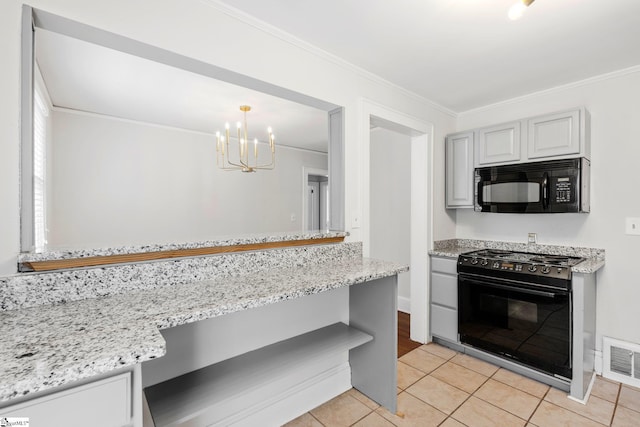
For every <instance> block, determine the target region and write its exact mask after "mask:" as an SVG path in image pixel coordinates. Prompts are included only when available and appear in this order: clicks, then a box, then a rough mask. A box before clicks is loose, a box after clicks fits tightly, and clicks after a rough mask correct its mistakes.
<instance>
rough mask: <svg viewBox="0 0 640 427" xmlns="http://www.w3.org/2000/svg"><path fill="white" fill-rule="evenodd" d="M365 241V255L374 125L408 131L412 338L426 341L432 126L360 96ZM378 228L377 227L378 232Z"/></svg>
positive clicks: (369, 237)
mask: <svg viewBox="0 0 640 427" xmlns="http://www.w3.org/2000/svg"><path fill="white" fill-rule="evenodd" d="M360 107H361V109H360V112H361V114H360V123H359V125H360V126H359V127H360V135H361V142H362V146H361V153H362V157H361V158H362V163H361V175H360V176H361V180H362V181H361V182H362V185H361V188H362V196H361V200H360V206H362V207H363V209H362V241H363V253H364V256H371V244H372V240H373V236H372V229H371V224H372V223H371V219H372V218H371V216H372V212H371V192H372V187H371V182H370V177H371V176H372V174H375V173H376V172H377V171H378V169H379V168H380V166H379V165H375V164H374V165H372V164H371V127H372V126H374V127H380V128H383V129H388V130H392V131H395V132H399V133H401V134H403V135H406V136H407V137H408V138H409V140H410V143H409V144H410V153H411V154H410V166H409V169H410V175H411V183H410V221H409V223H410V232H409V235H410V236H409V242H408V243H407V242H405V245H406V244H408V245H409V247H410V262H409V268H410V271H411V275H410V278H409V281H410V285H409V289H410V295H409V299H410V301H409V306H410V307H409V310H408V311H409V312H410V313H411V339H412V340H413V341H417V342H420V343H426V342H427V341H428V338H429V309H428V305H429V304H428V296H429V283H428V271H429V267H428V262H429V260H428V258H429V257H428V251H429V248H430V247H432V246H433V208H432V202H431V198H432V193H433V191H432V186H433V125H432V124H431V123H429V122H427V121H424V120H421V119H418V118H416V117H413V116H409V115H407V114H405V113H402V112H399V111H395V110H393V109H391V108H388V107H385V106H383V105H380V104H377V103H375V102H372V101H369V100H366V99H362V100H361V103H360ZM374 232H375V231H374Z"/></svg>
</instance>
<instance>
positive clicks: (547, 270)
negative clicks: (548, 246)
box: [542, 266, 551, 274]
mask: <svg viewBox="0 0 640 427" xmlns="http://www.w3.org/2000/svg"><path fill="white" fill-rule="evenodd" d="M550 271H551V268H550V267H549V266H544V267H542V272H543V273H544V274H549V272H550Z"/></svg>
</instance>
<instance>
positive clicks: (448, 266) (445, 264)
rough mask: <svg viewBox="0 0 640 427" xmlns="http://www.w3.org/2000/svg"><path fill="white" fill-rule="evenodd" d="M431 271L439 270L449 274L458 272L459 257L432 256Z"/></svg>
mask: <svg viewBox="0 0 640 427" xmlns="http://www.w3.org/2000/svg"><path fill="white" fill-rule="evenodd" d="M431 271H437V272H440V273H447V274H458V259H457V258H441V257H431Z"/></svg>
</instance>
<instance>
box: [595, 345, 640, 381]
mask: <svg viewBox="0 0 640 427" xmlns="http://www.w3.org/2000/svg"><path fill="white" fill-rule="evenodd" d="M602 345H603V347H604V351H603V359H604V360H603V362H604V363H603V370H602V376H603V377H605V378H609V379H612V380H616V381H619V382H621V383H624V384H628V385H630V386H634V387H640V345H638V344H633V343H629V342H625V341H620V340H617V339H615V338H609V337H603V338H602Z"/></svg>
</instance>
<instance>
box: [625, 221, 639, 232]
mask: <svg viewBox="0 0 640 427" xmlns="http://www.w3.org/2000/svg"><path fill="white" fill-rule="evenodd" d="M625 233H626V234H631V235H640V218H627V219H626V227H625Z"/></svg>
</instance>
